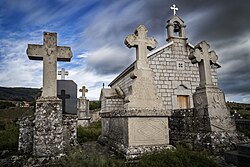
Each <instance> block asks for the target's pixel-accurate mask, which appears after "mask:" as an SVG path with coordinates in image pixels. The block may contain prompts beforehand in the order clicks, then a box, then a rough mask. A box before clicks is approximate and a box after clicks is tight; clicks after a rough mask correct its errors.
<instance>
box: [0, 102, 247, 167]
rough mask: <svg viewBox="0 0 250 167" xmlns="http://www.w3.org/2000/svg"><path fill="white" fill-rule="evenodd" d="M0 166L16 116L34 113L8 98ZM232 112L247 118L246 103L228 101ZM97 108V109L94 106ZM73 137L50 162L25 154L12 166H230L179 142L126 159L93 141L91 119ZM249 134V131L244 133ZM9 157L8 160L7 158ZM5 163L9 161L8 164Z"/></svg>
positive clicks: (12, 145) (0, 115) (0, 129)
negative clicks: (74, 140)
mask: <svg viewBox="0 0 250 167" xmlns="http://www.w3.org/2000/svg"><path fill="white" fill-rule="evenodd" d="M0 104H1V105H0V106H1V109H0V167H2V166H11V165H10V164H11V163H10V162H11V161H12V160H13V156H14V157H17V155H18V153H17V146H18V134H19V128H18V125H17V122H18V118H20V117H23V116H29V115H32V114H33V113H34V109H33V106H31V107H13V105H11V102H6V101H5V102H3V101H1V102H0ZM92 104H93V105H92V106H91V108H92V109H95V110H96V108H98V107H99V105H98V103H97V102H94V103H92ZM229 106H230V107H231V109H232V112H233V111H234V110H235V109H237V110H238V111H239V112H240V113H241V115H242V116H243V117H244V118H249V113H250V111H249V109H248V107H249V106H248V105H241V104H237V103H234V104H231V105H230V104H229ZM97 110H98V109H97ZM77 131H78V133H77V140H78V143H79V145H78V146H77V147H76V148H70V149H69V150H68V151H67V156H65V157H62V158H61V159H59V160H54V161H53V163H51V162H48V161H45V162H44V161H42V162H38V161H37V162H33V163H34V164H32V163H31V162H30V161H29V158H28V156H23V157H22V158H21V160H17V163H16V164H15V166H24V164H26V165H27V163H30V164H29V165H31V166H32V165H37V164H36V163H38V164H39V163H40V164H42V165H43V166H62V167H64V166H65V167H66V166H69V167H70V166H72V167H74V166H103V167H104V166H121V167H123V166H125V167H126V166H131V167H133V166H135V167H137V166H146V167H147V166H170V167H171V166H173V167H174V166H175V167H176V166H180V167H181V166H186V167H187V166H230V165H226V164H225V163H224V162H223V159H222V158H221V157H220V156H214V155H211V154H209V153H208V152H206V151H193V150H192V149H191V148H190V147H189V146H186V145H185V144H180V145H179V146H177V149H176V150H168V151H162V152H159V153H153V154H148V155H145V156H143V157H142V158H141V160H139V161H136V162H126V161H125V160H124V159H123V158H122V157H121V156H119V154H118V155H117V154H116V153H115V152H113V151H111V150H110V149H109V148H108V147H106V146H103V145H100V144H99V143H98V142H97V139H98V136H99V135H100V134H101V123H100V122H94V123H92V124H91V125H90V126H89V127H79V128H78V129H77ZM247 135H249V134H247ZM11 157H12V160H11ZM8 163H9V164H8Z"/></svg>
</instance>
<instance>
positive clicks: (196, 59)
mask: <svg viewBox="0 0 250 167" xmlns="http://www.w3.org/2000/svg"><path fill="white" fill-rule="evenodd" d="M209 48H210V46H209V44H208V43H207V42H206V41H202V42H200V43H199V44H197V45H196V46H195V47H194V50H193V51H192V52H191V53H190V55H189V56H188V58H189V59H190V60H191V62H192V64H195V63H198V66H199V75H200V86H201V87H203V86H205V85H213V81H212V74H211V65H210V64H215V63H216V61H217V60H218V56H217V55H216V53H215V52H214V51H210V52H208V49H209Z"/></svg>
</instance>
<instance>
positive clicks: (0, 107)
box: [0, 101, 15, 109]
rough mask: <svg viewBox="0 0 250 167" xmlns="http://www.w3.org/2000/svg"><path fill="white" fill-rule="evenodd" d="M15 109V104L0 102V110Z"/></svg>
mask: <svg viewBox="0 0 250 167" xmlns="http://www.w3.org/2000/svg"><path fill="white" fill-rule="evenodd" d="M10 107H15V104H13V103H12V102H9V101H0V109H5V108H10Z"/></svg>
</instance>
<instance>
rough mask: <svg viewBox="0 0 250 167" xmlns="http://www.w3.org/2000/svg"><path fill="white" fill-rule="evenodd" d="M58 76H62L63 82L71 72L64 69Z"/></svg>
mask: <svg viewBox="0 0 250 167" xmlns="http://www.w3.org/2000/svg"><path fill="white" fill-rule="evenodd" d="M58 75H61V80H65V75H69V72H68V71H65V69H64V68H62V70H61V71H58Z"/></svg>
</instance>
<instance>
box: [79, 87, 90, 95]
mask: <svg viewBox="0 0 250 167" xmlns="http://www.w3.org/2000/svg"><path fill="white" fill-rule="evenodd" d="M88 91H89V90H88V89H86V87H85V86H82V89H80V90H79V92H82V97H85V93H87V92H88Z"/></svg>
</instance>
